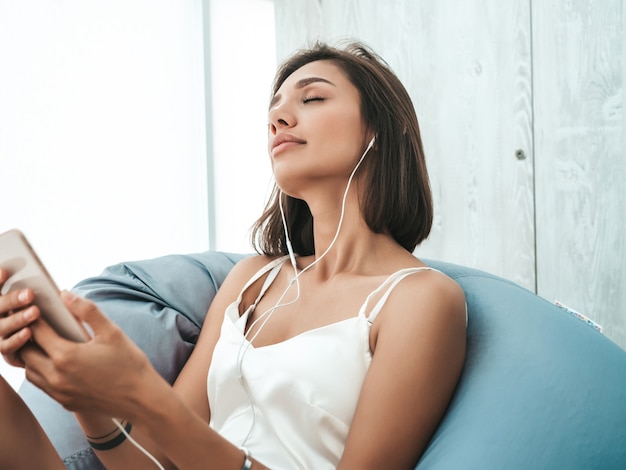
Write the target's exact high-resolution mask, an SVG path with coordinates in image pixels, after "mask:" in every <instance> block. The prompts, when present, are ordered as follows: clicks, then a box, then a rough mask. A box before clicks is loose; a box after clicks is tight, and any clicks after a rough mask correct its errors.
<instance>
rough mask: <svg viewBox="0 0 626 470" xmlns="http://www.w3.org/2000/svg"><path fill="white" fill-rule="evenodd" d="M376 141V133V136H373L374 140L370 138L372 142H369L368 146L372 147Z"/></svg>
mask: <svg viewBox="0 0 626 470" xmlns="http://www.w3.org/2000/svg"><path fill="white" fill-rule="evenodd" d="M375 141H376V134H374V137H372V140H370V143H369V144H367V148H368V149H371V148H372V146H373V145H374V142H375Z"/></svg>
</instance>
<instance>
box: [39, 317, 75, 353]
mask: <svg viewBox="0 0 626 470" xmlns="http://www.w3.org/2000/svg"><path fill="white" fill-rule="evenodd" d="M30 329H31V331H32V335H33V339H34V340H35V342H36V343H37V345H38V346H39V347H40V348H41V349H42V351H43V352H44V353H45V354H46V355H48V356H50V357H52V355H53V354H55V353H57V354H58V353H63V352H64V351H66V349H67V348H68V346H69V344H71V343H72V342H71V341H69V340H66V339H64V338H62V337H61V336H59V334H58V333H57V332H56V331H54V329H53V328H52V327H51V326H50V324H48V322H46V321H45V320H44V319H43V318H40V319H39V321H36V322H35V323H33V324H32V325H31V326H30Z"/></svg>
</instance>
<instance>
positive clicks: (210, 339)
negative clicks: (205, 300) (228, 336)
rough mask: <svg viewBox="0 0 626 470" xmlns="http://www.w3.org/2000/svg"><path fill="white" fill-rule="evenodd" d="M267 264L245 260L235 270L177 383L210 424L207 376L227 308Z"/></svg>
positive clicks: (185, 398) (255, 259) (213, 305)
mask: <svg viewBox="0 0 626 470" xmlns="http://www.w3.org/2000/svg"><path fill="white" fill-rule="evenodd" d="M266 262H267V258H265V257H261V256H255V257H250V258H245V259H243V260H241V261H239V262H238V263H237V264H236V265H235V266H234V267H233V269H232V270H231V271H230V273H229V274H228V276H227V277H226V279H225V280H224V282H223V284H222V285H221V286H220V288H219V289H218V291H217V293H216V295H215V298H214V299H213V301H212V302H211V305H210V306H209V310H208V312H207V315H206V317H205V319H204V323H203V325H202V329H201V330H200V335H199V337H198V341H197V343H196V346H195V347H194V350H193V352H192V353H191V355H190V356H189V359H188V360H187V362H186V364H185V366H184V367H183V369H182V370H181V372H180V374H179V375H178V378H177V379H176V382H175V383H174V389H175V390H176V392H177V393H178V394H179V396H181V397H182V399H183V401H184V402H185V403H186V404H187V405H188V406H189V407H191V408H192V409H193V410H194V411H195V412H196V413H197V414H198V415H199V416H200V417H202V419H203V420H205V421H206V422H209V419H210V409H209V402H208V397H207V374H208V372H209V365H210V364H211V359H212V357H213V349H214V348H215V344H216V343H217V340H218V338H219V335H220V330H221V326H222V321H223V319H224V314H225V312H226V308H227V307H228V306H229V305H230V304H231V303H233V302H234V301H235V300H237V297H238V296H239V293H240V291H241V289H242V288H243V286H244V285H245V283H246V282H247V281H248V279H250V278H251V277H252V275H253V274H254V273H255V272H256V271H258V269H260V267H261V266H262V265H263V264H264V263H266Z"/></svg>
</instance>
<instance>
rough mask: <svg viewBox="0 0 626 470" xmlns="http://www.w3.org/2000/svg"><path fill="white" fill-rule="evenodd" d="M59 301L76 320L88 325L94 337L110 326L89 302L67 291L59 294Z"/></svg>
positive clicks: (100, 312) (95, 306) (94, 305)
mask: <svg viewBox="0 0 626 470" xmlns="http://www.w3.org/2000/svg"><path fill="white" fill-rule="evenodd" d="M61 299H62V300H63V303H64V304H65V306H66V307H67V308H68V309H69V311H70V312H72V314H73V315H74V316H75V317H76V318H78V320H80V321H82V322H84V323H87V324H88V325H89V327H90V328H91V329H92V331H93V334H94V335H96V334H98V331H101V330H103V329H104V328H106V327H107V326H108V325H110V324H111V322H110V320H109V319H108V318H107V317H106V316H105V315H104V313H102V311H101V310H100V309H99V308H98V306H97V305H96V304H94V303H93V302H92V301H91V300H87V299H84V298H82V297H79V296H77V295H76V294H74V293H73V292H70V291H67V290H64V291H63V292H61Z"/></svg>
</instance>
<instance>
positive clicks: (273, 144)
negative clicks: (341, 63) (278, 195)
mask: <svg viewBox="0 0 626 470" xmlns="http://www.w3.org/2000/svg"><path fill="white" fill-rule="evenodd" d="M370 138H371V137H370ZM368 140H369V139H368V136H367V130H366V126H365V124H364V122H363V119H362V116H361V100H360V95H359V92H358V90H357V89H356V87H355V86H354V85H353V84H352V83H351V82H350V81H349V80H348V78H347V77H346V75H345V73H344V72H343V71H342V70H341V69H340V68H339V67H338V66H336V65H335V64H334V63H333V62H331V61H326V60H321V61H316V62H310V63H308V64H306V65H304V66H302V67H301V68H299V69H298V70H296V71H295V72H293V73H292V74H291V75H290V76H289V77H288V78H287V79H286V80H285V81H284V83H283V84H282V85H281V87H280V88H279V89H278V91H277V93H276V94H275V95H274V98H273V99H272V101H271V103H270V108H269V142H268V150H269V154H270V158H271V161H272V169H273V171H274V176H275V179H276V182H277V183H278V185H279V187H280V188H281V189H282V190H283V191H284V192H285V193H287V194H289V195H291V196H293V197H301V196H299V194H301V192H302V191H303V190H305V189H306V188H307V187H308V184H311V183H318V184H319V183H323V182H328V183H330V184H336V183H339V185H338V187H339V186H341V187H344V188H345V182H346V180H347V178H348V176H349V175H350V173H351V172H352V170H353V169H354V166H355V165H356V163H357V161H358V159H359V157H360V156H361V154H362V153H363V151H364V149H365V146H366V144H367V142H368Z"/></svg>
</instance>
